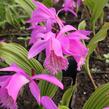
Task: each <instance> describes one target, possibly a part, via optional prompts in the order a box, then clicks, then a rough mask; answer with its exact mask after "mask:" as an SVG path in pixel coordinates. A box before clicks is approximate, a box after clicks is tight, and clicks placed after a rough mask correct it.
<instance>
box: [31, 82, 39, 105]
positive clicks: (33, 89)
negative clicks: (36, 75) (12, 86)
mask: <svg viewBox="0 0 109 109" xmlns="http://www.w3.org/2000/svg"><path fill="white" fill-rule="evenodd" d="M29 88H30V91H31V93H32V95H33V96H34V98H35V99H36V101H37V102H38V104H40V89H39V87H38V85H37V84H36V83H35V82H34V81H31V82H30V83H29Z"/></svg>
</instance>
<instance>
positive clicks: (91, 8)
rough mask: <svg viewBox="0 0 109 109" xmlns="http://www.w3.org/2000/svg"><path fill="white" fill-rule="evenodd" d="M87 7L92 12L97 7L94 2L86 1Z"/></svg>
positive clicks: (92, 0) (91, 0)
mask: <svg viewBox="0 0 109 109" xmlns="http://www.w3.org/2000/svg"><path fill="white" fill-rule="evenodd" d="M84 3H85V5H86V6H87V7H88V8H89V9H90V11H92V10H93V7H94V5H95V1H94V0H84Z"/></svg>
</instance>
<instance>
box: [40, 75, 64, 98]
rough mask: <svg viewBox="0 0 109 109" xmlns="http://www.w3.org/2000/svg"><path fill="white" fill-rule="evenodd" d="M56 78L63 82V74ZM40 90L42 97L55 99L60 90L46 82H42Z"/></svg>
mask: <svg viewBox="0 0 109 109" xmlns="http://www.w3.org/2000/svg"><path fill="white" fill-rule="evenodd" d="M56 77H57V78H58V79H59V80H61V79H62V73H58V74H57V75H56ZM39 86H40V89H41V95H42V96H44V95H48V96H50V97H53V96H54V95H55V93H56V91H57V90H58V87H56V86H54V85H52V84H50V83H48V82H46V81H40V83H39Z"/></svg>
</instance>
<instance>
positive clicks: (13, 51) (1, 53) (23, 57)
mask: <svg viewBox="0 0 109 109" xmlns="http://www.w3.org/2000/svg"><path fill="white" fill-rule="evenodd" d="M27 53H28V52H27V50H26V49H25V48H24V47H22V46H21V45H19V44H15V43H0V58H3V59H4V60H5V61H6V63H7V64H9V65H11V64H12V63H16V64H17V65H19V66H20V67H21V68H22V69H24V70H25V71H26V72H27V73H29V74H31V69H34V70H35V72H36V73H40V72H42V70H43V68H42V66H41V64H40V63H39V62H38V61H37V60H35V59H31V60H29V59H28V58H27Z"/></svg>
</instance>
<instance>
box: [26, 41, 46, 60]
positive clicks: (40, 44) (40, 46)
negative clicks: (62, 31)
mask: <svg viewBox="0 0 109 109" xmlns="http://www.w3.org/2000/svg"><path fill="white" fill-rule="evenodd" d="M46 44H47V43H46V41H43V40H38V41H37V42H36V43H35V44H33V46H32V47H31V49H30V50H29V53H28V58H29V59H30V58H33V57H34V56H36V55H37V54H39V53H40V52H41V51H42V50H44V49H45V48H46Z"/></svg>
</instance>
